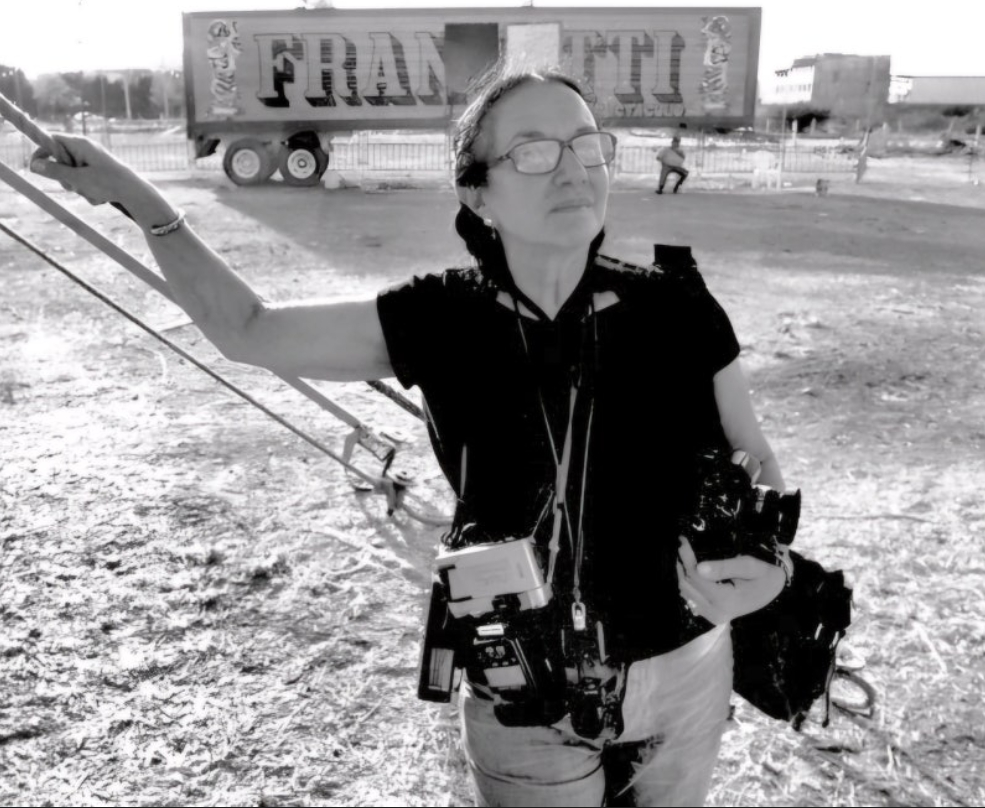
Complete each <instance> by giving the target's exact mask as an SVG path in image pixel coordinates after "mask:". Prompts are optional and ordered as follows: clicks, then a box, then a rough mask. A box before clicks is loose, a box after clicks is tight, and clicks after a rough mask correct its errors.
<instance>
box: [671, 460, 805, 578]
mask: <svg viewBox="0 0 985 808" xmlns="http://www.w3.org/2000/svg"><path fill="white" fill-rule="evenodd" d="M758 476H759V463H758V461H757V460H756V459H755V458H753V457H752V456H751V455H749V454H748V453H746V452H734V453H731V454H730V453H727V452H726V451H725V450H724V449H719V448H714V449H708V450H705V451H702V452H699V453H698V456H697V464H696V467H695V480H696V483H695V488H694V492H693V497H692V502H691V507H690V508H689V510H688V512H687V514H686V515H685V516H684V517H683V518H682V519H681V524H680V528H681V534H682V535H683V536H684V537H685V538H686V539H687V540H688V541H689V542H690V544H691V547H692V549H693V550H694V555H695V557H696V558H697V560H698V561H699V562H701V561H708V560H712V559H718V558H732V557H734V556H737V555H750V556H753V557H755V558H758V559H760V560H762V561H766V562H769V563H770V564H779V563H780V561H779V555H778V551H779V549H780V545H788V544H790V543H791V542H792V541H793V539H794V536H795V535H796V532H797V524H798V522H799V520H800V503H801V497H800V490H799V489H798V490H795V491H792V492H790V493H784V494H781V493H780V492H779V491H777V490H775V489H773V488H769V487H768V486H764V485H755V481H756V479H758Z"/></svg>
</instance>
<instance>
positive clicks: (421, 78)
mask: <svg viewBox="0 0 985 808" xmlns="http://www.w3.org/2000/svg"><path fill="white" fill-rule="evenodd" d="M414 38H415V39H416V40H417V46H418V53H419V55H420V59H419V60H418V65H419V66H420V73H419V74H418V76H417V82H416V89H415V91H414V92H416V93H417V97H418V98H419V99H420V100H421V103H422V104H444V103H445V62H444V60H443V59H442V58H441V54H440V53H439V52H438V46H437V43H436V42H435V37H434V35H433V34H430V33H428V32H427V31H418V32H417V33H416V34H414ZM442 44H444V43H442Z"/></svg>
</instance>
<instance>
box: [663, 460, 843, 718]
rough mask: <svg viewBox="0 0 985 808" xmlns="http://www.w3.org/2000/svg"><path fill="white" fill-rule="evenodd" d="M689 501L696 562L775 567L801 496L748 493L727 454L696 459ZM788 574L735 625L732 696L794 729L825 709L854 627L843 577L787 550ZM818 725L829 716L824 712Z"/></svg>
mask: <svg viewBox="0 0 985 808" xmlns="http://www.w3.org/2000/svg"><path fill="white" fill-rule="evenodd" d="M691 474H692V476H693V478H694V481H695V485H694V492H693V500H692V502H691V503H690V504H689V507H688V508H687V511H686V512H687V515H686V516H685V517H683V518H682V519H681V521H680V530H681V535H683V536H684V537H685V538H687V539H688V541H689V542H690V544H691V546H692V548H693V550H694V553H695V556H696V557H697V559H698V561H704V560H708V559H712V558H730V557H733V556H737V555H751V556H754V557H756V558H759V559H761V560H764V561H767V562H771V563H776V564H780V563H782V562H781V553H782V552H783V551H784V550H786V548H787V547H788V546H789V545H790V543H791V542H792V541H793V539H794V536H795V534H796V531H797V525H798V521H799V518H800V492H799V491H794V492H792V493H787V494H782V495H781V494H780V493H779V492H777V491H774V490H772V489H768V488H765V487H763V486H759V487H757V486H754V485H753V482H752V480H751V479H750V478H749V475H748V474H747V472H746V471H745V469H744V468H743V467H742V466H740V465H737V464H736V463H734V462H733V460H732V452H731V449H729V448H727V447H722V446H715V447H711V448H708V449H706V450H704V451H701V452H698V453H697V454H696V455H695V458H694V467H693V469H692V470H691ZM790 558H791V560H792V562H793V574H792V577H791V578H790V581H789V583H788V585H787V586H786V587H785V588H784V589H783V591H782V592H781V593H780V595H778V596H777V598H776V599H775V600H774V601H773V602H772V603H770V604H769V605H768V606H766V607H765V608H763V609H760V610H759V611H757V612H753V613H752V614H748V615H744V616H743V617H739V618H737V619H735V620H733V621H732V645H733V655H734V673H733V690H735V692H736V693H738V694H739V695H740V696H742V697H743V698H745V699H746V700H747V701H748V702H750V703H751V704H752V705H753V706H754V707H757V708H758V709H760V710H762V711H763V712H764V713H766V715H768V716H770V717H772V718H777V719H780V720H783V721H790V722H792V723H793V725H794V727H795V728H799V727H800V725H801V724H802V723H803V721H804V719H805V718H806V717H807V714H808V712H809V711H810V709H811V705H813V704H814V702H815V701H816V700H817V699H818V698H820V697H821V696H822V695H823V696H825V701H826V706H827V702H828V701H829V695H830V687H831V680H832V678H833V676H834V673H835V653H836V651H837V648H838V643H839V641H840V640H841V638H842V637H843V636H844V635H845V632H846V630H847V629H848V625H849V623H850V622H851V604H852V590H851V589H850V588H849V587H847V586H846V585H845V580H844V575H843V573H842V572H841V571H840V570H835V571H833V572H829V571H828V570H825V569H824V567H822V566H821V565H820V564H818V563H817V562H816V561H811V560H810V559H808V558H805V557H804V556H802V555H800V554H799V553H795V552H792V551H790ZM824 723H825V725H826V724H827V723H828V711H827V710H826V712H825V718H824Z"/></svg>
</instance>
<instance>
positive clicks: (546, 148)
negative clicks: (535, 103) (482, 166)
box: [489, 132, 616, 174]
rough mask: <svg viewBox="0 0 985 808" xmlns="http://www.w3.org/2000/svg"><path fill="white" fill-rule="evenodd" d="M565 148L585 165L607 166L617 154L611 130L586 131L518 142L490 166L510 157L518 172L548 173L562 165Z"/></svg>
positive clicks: (614, 138) (589, 166) (593, 166)
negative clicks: (568, 137) (565, 138)
mask: <svg viewBox="0 0 985 808" xmlns="http://www.w3.org/2000/svg"><path fill="white" fill-rule="evenodd" d="M565 148H569V149H571V151H573V152H574V154H575V157H577V158H578V162H579V163H581V164H582V165H583V166H584V167H585V168H597V167H598V166H604V165H608V164H609V163H611V162H612V158H613V157H615V156H616V136H615V135H613V134H612V133H611V132H585V133H583V134H581V135H575V136H574V137H573V138H571V139H569V140H559V139H558V138H553V137H545V138H539V139H537V140H528V141H527V142H526V143H519V144H517V145H516V146H514V147H513V148H512V149H510V150H509V151H508V152H506V154H504V155H503V156H502V157H498V158H496V159H495V160H493V161H492V162H491V163H490V164H489V167H490V168H492V167H493V166H497V165H499V164H500V163H502V162H503V161H505V160H512V161H513V165H514V166H515V167H516V170H517V171H518V172H519V173H520V174H550V173H551V172H552V171H553V170H554V169H555V168H557V167H558V166H559V165H560V164H561V155H562V154H563V153H564V150H565Z"/></svg>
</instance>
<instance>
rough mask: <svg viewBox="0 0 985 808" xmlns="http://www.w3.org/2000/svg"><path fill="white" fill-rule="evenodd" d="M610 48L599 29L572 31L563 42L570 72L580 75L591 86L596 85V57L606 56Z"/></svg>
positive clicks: (563, 51) (562, 51) (563, 49)
mask: <svg viewBox="0 0 985 808" xmlns="http://www.w3.org/2000/svg"><path fill="white" fill-rule="evenodd" d="M608 49H609V46H608V45H607V44H606V42H605V37H604V36H602V34H600V33H599V32H598V31H572V32H571V33H569V34H568V35H567V36H565V37H564V39H563V40H562V42H561V53H562V54H563V55H564V57H565V62H566V63H567V64H566V67H567V69H568V72H570V73H571V74H572V75H575V76H580V77H581V78H582V80H583V81H584V82H585V83H586V84H587V85H588V86H590V87H594V86H595V75H596V74H595V59H596V57H597V56H598V57H602V58H604V57H605V54H606V52H607V51H608Z"/></svg>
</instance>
